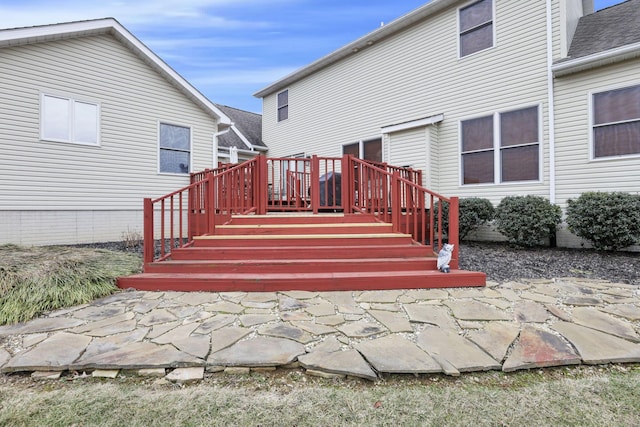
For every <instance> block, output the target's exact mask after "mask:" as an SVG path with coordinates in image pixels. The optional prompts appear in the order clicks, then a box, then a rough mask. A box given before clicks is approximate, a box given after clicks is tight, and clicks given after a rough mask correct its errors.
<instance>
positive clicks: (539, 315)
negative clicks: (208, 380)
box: [0, 278, 640, 383]
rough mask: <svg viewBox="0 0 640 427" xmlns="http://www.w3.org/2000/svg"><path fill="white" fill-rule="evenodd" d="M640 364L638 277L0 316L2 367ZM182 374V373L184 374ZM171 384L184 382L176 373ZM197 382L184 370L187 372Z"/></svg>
mask: <svg viewBox="0 0 640 427" xmlns="http://www.w3.org/2000/svg"><path fill="white" fill-rule="evenodd" d="M608 362H616V363H625V362H640V287H638V286H637V285H628V284H621V283H609V282H606V281H601V280H589V279H572V278H560V279H551V280H523V281H518V282H516V281H512V282H508V283H502V284H500V283H497V282H488V283H487V287H486V288H453V289H416V290H393V291H353V292H351V291H340V292H307V291H290V292H289V291H288V292H263V293H247V292H223V293H217V292H211V293H203V292H129V291H124V292H120V293H117V294H114V295H112V296H109V297H106V298H102V299H99V300H97V301H94V302H92V303H89V304H82V305H78V306H75V307H69V308H66V309H61V310H56V311H54V312H52V313H49V314H45V315H43V316H41V317H40V318H38V319H34V320H32V321H30V322H26V323H22V324H18V325H9V326H0V371H2V372H14V371H22V372H25V371H26V372H30V371H31V372H42V373H43V375H45V376H46V375H50V374H49V373H50V372H52V371H53V372H54V373H55V374H56V376H57V377H59V376H60V372H61V371H65V370H77V371H78V372H81V373H82V375H83V376H90V375H93V374H92V371H94V370H96V371H94V372H96V374H95V375H102V372H104V371H107V370H113V371H114V372H115V371H118V370H125V371H127V370H132V372H137V371H138V370H147V369H152V370H155V371H154V372H155V375H156V376H158V378H160V377H162V379H161V380H160V381H163V382H164V383H168V382H169V381H171V380H170V379H168V378H165V376H166V373H167V372H168V373H169V375H173V376H175V377H179V376H180V375H181V374H180V373H181V371H180V370H178V369H175V368H191V367H197V369H196V370H195V371H196V372H198V374H196V375H194V381H198V380H199V379H201V378H202V376H201V374H200V372H202V373H203V372H204V371H205V370H206V371H207V372H210V373H215V372H231V371H232V370H234V369H235V370H240V371H242V372H246V373H250V372H251V371H252V370H273V369H276V367H279V368H286V369H306V370H307V373H308V374H309V375H312V374H313V375H320V376H324V377H344V376H355V377H360V378H366V379H370V380H375V379H376V378H377V372H380V373H385V374H387V373H389V374H391V373H401V372H402V373H414V374H420V373H427V372H444V373H445V374H447V375H461V372H466V371H473V370H487V369H500V368H501V369H503V370H504V371H513V370H517V369H530V368H534V367H545V366H557V365H572V364H576V363H608ZM185 372H186V371H185ZM176 381H177V382H178V381H179V380H176ZM187 381H189V380H187Z"/></svg>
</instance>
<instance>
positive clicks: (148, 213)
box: [143, 198, 155, 269]
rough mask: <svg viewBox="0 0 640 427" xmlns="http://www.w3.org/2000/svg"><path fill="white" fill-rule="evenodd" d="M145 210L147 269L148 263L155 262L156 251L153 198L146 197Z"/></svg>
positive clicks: (145, 260) (144, 246) (144, 230)
mask: <svg viewBox="0 0 640 427" xmlns="http://www.w3.org/2000/svg"><path fill="white" fill-rule="evenodd" d="M143 212H144V214H143V222H144V225H143V233H144V235H143V238H144V240H143V254H144V255H143V257H144V266H145V269H146V265H147V264H150V263H152V262H153V256H154V252H155V248H154V242H153V240H154V239H153V202H152V201H151V199H149V198H145V199H144V208H143Z"/></svg>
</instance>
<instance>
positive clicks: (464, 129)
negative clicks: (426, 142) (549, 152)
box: [460, 106, 540, 184]
mask: <svg viewBox="0 0 640 427" xmlns="http://www.w3.org/2000/svg"><path fill="white" fill-rule="evenodd" d="M538 111H539V108H538V107H537V106H536V107H529V108H523V109H520V110H513V111H507V112H503V113H498V114H494V115H491V116H485V117H479V118H475V119H471V120H465V121H462V122H461V124H460V139H461V149H462V153H461V156H462V159H461V164H462V183H463V184H494V183H497V182H517V181H537V180H539V179H540V130H539V112H538ZM496 121H497V123H498V124H497V126H496ZM494 129H496V130H495V131H494ZM496 132H498V134H497V135H496ZM496 156H498V157H496ZM496 162H498V166H499V168H497V169H496Z"/></svg>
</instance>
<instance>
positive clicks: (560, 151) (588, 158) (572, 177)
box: [555, 59, 640, 207]
mask: <svg viewBox="0 0 640 427" xmlns="http://www.w3.org/2000/svg"><path fill="white" fill-rule="evenodd" d="M639 68H640V59H635V60H630V61H626V62H625V63H619V64H615V65H609V66H606V67H600V68H597V69H594V70H590V71H585V72H581V73H577V74H572V75H568V76H564V77H559V78H556V83H555V85H556V160H557V162H556V164H557V166H556V176H557V178H556V179H557V186H556V188H557V190H556V193H557V201H558V203H559V204H560V205H561V206H562V207H566V201H567V199H571V198H577V197H578V196H579V195H580V194H581V193H583V192H585V191H625V192H630V193H634V194H638V192H640V185H639V184H638V183H640V156H622V157H609V158H602V159H594V160H592V158H593V154H592V148H591V147H592V138H591V136H590V133H591V124H592V123H591V119H590V117H591V105H590V102H591V99H592V96H593V94H594V93H601V92H606V91H608V90H612V89H620V88H624V87H632V86H637V85H640V76H638V69H639Z"/></svg>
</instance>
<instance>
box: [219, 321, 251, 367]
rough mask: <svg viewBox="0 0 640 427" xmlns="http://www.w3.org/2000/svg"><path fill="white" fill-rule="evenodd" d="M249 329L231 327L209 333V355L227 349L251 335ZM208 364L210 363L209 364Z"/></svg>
mask: <svg viewBox="0 0 640 427" xmlns="http://www.w3.org/2000/svg"><path fill="white" fill-rule="evenodd" d="M251 332H252V331H251V329H249V328H241V327H237V326H232V327H229V328H224V329H220V330H218V331H215V332H212V333H211V354H213V353H216V352H218V351H220V350H224V349H225V348H227V347H230V346H232V345H233V344H235V343H237V342H238V341H240V340H241V339H242V338H244V337H246V336H247V335H249V334H250V333H251ZM209 363H210V362H209Z"/></svg>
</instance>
